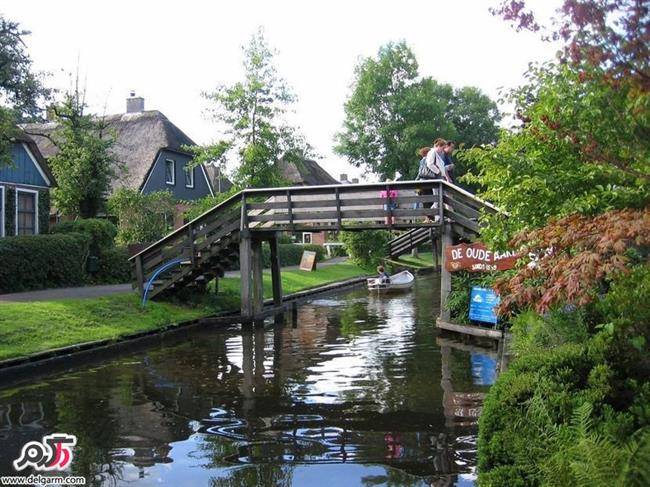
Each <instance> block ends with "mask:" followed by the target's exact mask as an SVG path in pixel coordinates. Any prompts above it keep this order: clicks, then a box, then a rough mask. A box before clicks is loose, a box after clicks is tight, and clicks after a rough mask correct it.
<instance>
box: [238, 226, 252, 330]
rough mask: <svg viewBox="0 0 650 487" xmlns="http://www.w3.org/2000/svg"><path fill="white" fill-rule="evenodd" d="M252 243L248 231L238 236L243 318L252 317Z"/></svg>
mask: <svg viewBox="0 0 650 487" xmlns="http://www.w3.org/2000/svg"><path fill="white" fill-rule="evenodd" d="M252 254H253V243H252V239H251V234H250V231H249V230H244V231H242V232H241V234H240V236H239V272H240V274H241V281H240V285H239V289H240V292H241V314H242V316H243V317H244V318H252V317H253V299H252V298H253V293H252V291H253V288H252V285H251V283H252V273H253V255H252Z"/></svg>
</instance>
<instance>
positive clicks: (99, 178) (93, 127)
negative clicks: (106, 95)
mask: <svg viewBox="0 0 650 487" xmlns="http://www.w3.org/2000/svg"><path fill="white" fill-rule="evenodd" d="M86 108H87V106H86V103H85V101H84V93H83V92H82V91H80V90H79V88H78V86H76V87H75V88H74V90H73V91H71V92H69V93H67V94H66V95H65V99H64V100H63V102H62V103H61V104H59V105H55V106H54V107H53V112H54V115H55V121H56V122H57V123H58V127H57V129H56V130H55V131H54V132H53V133H52V135H51V136H50V138H51V140H52V141H53V142H54V144H55V145H56V146H57V147H58V149H59V151H58V153H57V154H56V155H55V156H53V157H51V158H50V160H49V165H50V167H51V169H52V172H53V173H54V176H55V178H56V181H57V187H56V188H55V189H54V190H53V198H54V201H53V202H54V205H55V206H56V207H57V209H59V211H61V212H63V213H64V214H67V215H79V216H81V217H82V218H92V217H95V216H97V214H98V213H99V212H100V211H102V210H103V209H104V205H105V200H106V198H107V196H108V192H109V189H110V182H111V179H112V178H113V177H114V176H115V172H116V170H118V167H117V163H116V161H115V158H114V157H113V155H112V154H111V152H110V147H111V145H112V144H113V142H114V139H113V137H112V136H111V134H110V132H109V130H108V127H107V126H106V124H105V122H104V120H102V119H101V118H97V117H93V116H92V115H90V114H88V113H86Z"/></svg>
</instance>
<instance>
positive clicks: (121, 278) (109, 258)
mask: <svg viewBox="0 0 650 487" xmlns="http://www.w3.org/2000/svg"><path fill="white" fill-rule="evenodd" d="M131 277H132V276H131V264H130V263H129V252H128V250H127V249H126V247H113V248H111V249H108V250H105V251H104V252H102V255H101V257H100V258H99V269H98V271H97V273H96V274H95V275H93V276H92V280H93V282H94V283H97V284H100V283H101V284H122V283H127V282H130V281H131Z"/></svg>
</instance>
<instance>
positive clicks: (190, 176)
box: [185, 166, 194, 188]
mask: <svg viewBox="0 0 650 487" xmlns="http://www.w3.org/2000/svg"><path fill="white" fill-rule="evenodd" d="M185 187H186V188H193V187H194V168H193V167H187V166H185Z"/></svg>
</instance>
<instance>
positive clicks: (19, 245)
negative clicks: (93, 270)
mask: <svg viewBox="0 0 650 487" xmlns="http://www.w3.org/2000/svg"><path fill="white" fill-rule="evenodd" d="M89 246H90V238H89V237H88V236H87V235H83V234H79V233H69V234H66V235H33V236H24V237H23V236H21V237H6V238H3V239H0V255H2V265H1V266H0V293H8V292H17V291H28V290H32V289H45V288H50V287H65V286H79V285H81V284H84V283H85V281H86V274H85V265H86V258H87V257H88V249H89Z"/></svg>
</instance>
